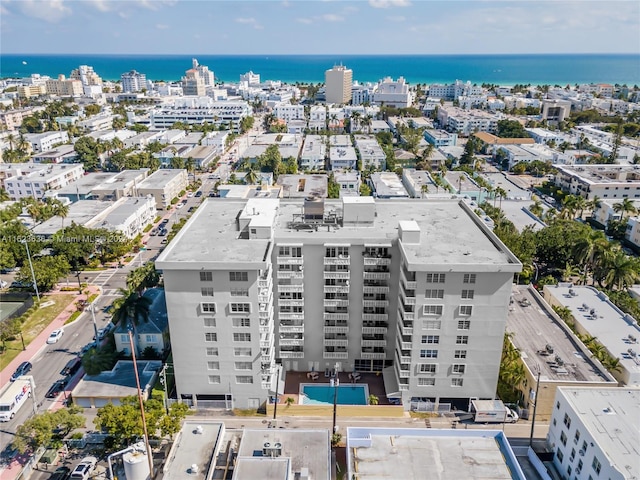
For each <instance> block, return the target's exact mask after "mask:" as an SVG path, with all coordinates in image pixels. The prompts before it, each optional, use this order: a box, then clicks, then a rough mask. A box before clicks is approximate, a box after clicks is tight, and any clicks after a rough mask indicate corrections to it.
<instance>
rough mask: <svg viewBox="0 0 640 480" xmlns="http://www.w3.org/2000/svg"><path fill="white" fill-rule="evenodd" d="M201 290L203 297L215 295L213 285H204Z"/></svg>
mask: <svg viewBox="0 0 640 480" xmlns="http://www.w3.org/2000/svg"><path fill="white" fill-rule="evenodd" d="M200 292H201V293H202V296H203V297H213V287H202V288H201V289H200Z"/></svg>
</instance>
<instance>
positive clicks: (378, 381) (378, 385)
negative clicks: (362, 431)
mask: <svg viewBox="0 0 640 480" xmlns="http://www.w3.org/2000/svg"><path fill="white" fill-rule="evenodd" d="M307 373H308V372H287V378H286V381H285V385H284V395H281V397H280V403H284V401H285V400H286V398H287V397H293V399H294V400H295V404H298V403H299V402H300V385H301V384H311V385H313V384H316V385H322V384H327V385H329V384H330V383H331V382H330V380H331V379H330V378H327V377H325V376H324V372H318V373H319V374H320V375H319V376H318V379H317V380H316V381H315V382H314V381H313V380H311V379H309V378H307ZM349 373H350V372H340V373H339V374H338V378H339V379H340V385H349V384H350V383H351V380H350V379H349ZM357 384H358V385H362V384H367V386H368V387H369V395H375V396H376V397H378V405H391V404H390V403H389V400H387V397H386V395H387V393H386V392H385V390H384V381H383V380H382V374H379V375H376V374H375V373H367V372H360V380H358V381H357ZM308 406H309V407H312V406H313V405H308Z"/></svg>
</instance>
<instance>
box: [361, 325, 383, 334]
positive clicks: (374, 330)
mask: <svg viewBox="0 0 640 480" xmlns="http://www.w3.org/2000/svg"><path fill="white" fill-rule="evenodd" d="M386 334H387V327H362V335H386Z"/></svg>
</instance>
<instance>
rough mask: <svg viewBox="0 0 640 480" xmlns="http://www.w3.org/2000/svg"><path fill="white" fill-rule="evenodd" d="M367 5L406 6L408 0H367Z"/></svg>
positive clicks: (409, 3) (384, 6)
mask: <svg viewBox="0 0 640 480" xmlns="http://www.w3.org/2000/svg"><path fill="white" fill-rule="evenodd" d="M369 5H370V6H372V7H373V8H391V7H408V6H410V5H411V2H410V1H409V0H369Z"/></svg>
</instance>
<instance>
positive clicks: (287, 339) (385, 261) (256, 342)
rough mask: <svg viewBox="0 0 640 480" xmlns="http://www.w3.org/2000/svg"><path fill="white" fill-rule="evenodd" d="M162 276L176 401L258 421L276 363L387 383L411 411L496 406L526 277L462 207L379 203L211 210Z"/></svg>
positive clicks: (199, 214)
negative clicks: (509, 326) (482, 403)
mask: <svg viewBox="0 0 640 480" xmlns="http://www.w3.org/2000/svg"><path fill="white" fill-rule="evenodd" d="M310 231H313V234H312V235H310V234H309V232H310ZM156 265H157V267H158V268H159V269H161V270H162V271H163V272H164V282H165V289H166V299H167V310H168V315H169V328H170V333H171V342H172V352H173V360H174V365H175V374H176V388H177V391H178V395H179V396H180V398H182V399H187V400H190V401H192V402H193V403H198V402H199V401H202V402H206V401H210V400H215V401H226V402H232V404H233V406H235V407H238V408H256V407H257V406H259V405H260V404H262V403H263V402H264V401H265V400H266V399H267V398H268V397H269V396H272V395H273V394H274V393H275V389H276V372H277V371H278V369H277V368H276V359H280V361H281V363H282V370H283V371H284V372H286V371H303V372H305V371H306V372H311V371H315V372H324V371H326V370H328V369H332V368H334V366H335V365H336V363H337V364H338V368H339V369H340V370H341V371H345V372H352V371H360V372H378V373H382V376H383V379H384V384H385V389H386V396H387V397H389V398H396V399H398V400H400V401H402V402H403V404H404V406H405V408H407V409H408V408H409V406H410V405H411V400H412V399H415V398H420V399H423V401H424V399H427V400H428V401H430V402H432V405H433V406H434V407H435V408H437V406H438V405H439V404H453V405H454V406H457V407H460V408H465V409H466V408H467V406H468V402H469V399H471V398H473V397H477V398H481V399H491V398H494V396H495V391H496V384H497V378H498V369H499V364H500V356H501V352H502V343H503V336H504V331H505V323H506V318H507V311H508V305H509V298H510V294H511V285H512V282H513V274H514V273H516V272H519V271H520V270H521V267H522V265H521V264H520V262H519V261H518V260H517V258H516V257H515V256H514V255H513V254H512V253H511V252H509V250H508V249H507V248H506V247H505V246H504V245H503V244H502V243H501V242H500V240H498V238H497V237H496V236H495V235H494V234H493V233H492V232H491V231H490V230H489V229H487V228H486V227H485V226H484V225H483V223H482V222H481V221H480V220H479V219H478V217H477V216H476V214H475V213H474V212H473V211H472V210H471V209H470V208H469V207H468V206H467V205H466V204H464V203H462V202H460V203H458V202H456V201H451V200H448V201H437V202H427V203H425V202H419V203H416V202H413V201H411V202H410V201H402V200H400V201H393V202H385V201H377V202H376V201H374V199H373V198H372V197H346V198H343V199H342V200H341V201H335V202H329V201H328V202H327V203H326V205H325V203H324V201H323V200H321V199H306V200H305V201H304V203H301V202H300V201H294V200H291V201H283V200H278V199H264V198H259V199H258V198H257V199H250V200H248V201H247V200H219V201H216V202H211V201H205V202H204V204H203V205H202V206H201V207H200V208H199V209H198V210H197V211H196V213H194V215H193V216H192V218H191V219H190V220H189V221H188V223H187V225H186V226H185V227H184V228H183V229H182V230H181V231H180V233H179V234H178V235H177V236H176V238H175V239H174V240H173V241H172V242H171V244H169V246H168V247H167V248H166V249H165V250H164V251H163V252H162V253H161V254H160V256H159V258H158V260H157V262H156ZM279 391H282V390H281V389H279Z"/></svg>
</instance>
